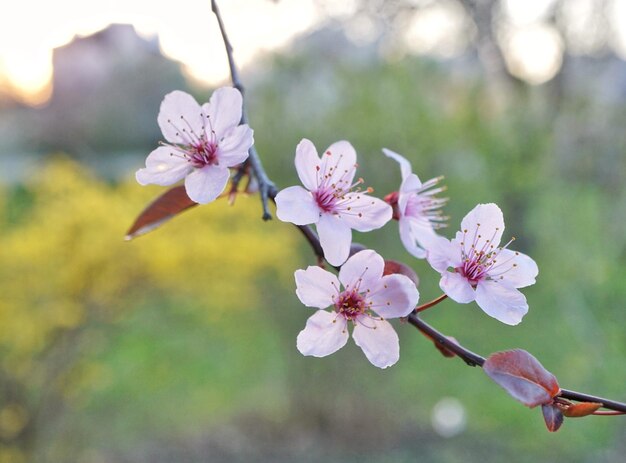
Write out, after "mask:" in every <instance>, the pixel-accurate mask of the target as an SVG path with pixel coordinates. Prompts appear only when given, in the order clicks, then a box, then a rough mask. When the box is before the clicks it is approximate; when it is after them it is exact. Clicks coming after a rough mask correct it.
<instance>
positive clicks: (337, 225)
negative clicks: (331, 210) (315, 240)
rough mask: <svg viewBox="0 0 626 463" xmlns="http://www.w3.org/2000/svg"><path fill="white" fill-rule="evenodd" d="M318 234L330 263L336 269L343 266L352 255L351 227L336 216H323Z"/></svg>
mask: <svg viewBox="0 0 626 463" xmlns="http://www.w3.org/2000/svg"><path fill="white" fill-rule="evenodd" d="M317 234H318V235H319V237H320V244H321V245H322V249H323V250H324V257H325V258H326V260H327V261H328V263H329V264H330V265H334V266H336V267H337V266H339V265H341V264H343V263H344V262H345V261H346V259H347V258H348V255H349V254H350V244H351V243H352V230H350V227H349V226H347V225H346V224H345V223H343V221H342V220H341V219H340V218H338V217H337V216H335V215H332V214H322V216H321V217H320V218H319V221H318V222H317Z"/></svg>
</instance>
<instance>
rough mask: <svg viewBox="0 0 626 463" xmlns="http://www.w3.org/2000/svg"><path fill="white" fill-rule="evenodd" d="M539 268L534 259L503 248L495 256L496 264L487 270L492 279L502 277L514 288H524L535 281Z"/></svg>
mask: <svg viewBox="0 0 626 463" xmlns="http://www.w3.org/2000/svg"><path fill="white" fill-rule="evenodd" d="M538 273H539V268H538V267H537V264H536V263H535V261H534V260H532V259H531V258H530V257H528V256H527V255H526V254H522V253H521V252H516V251H511V250H509V249H503V250H502V251H500V254H498V256H497V257H496V264H495V265H494V266H493V267H492V268H491V269H490V270H489V276H490V277H492V278H493V279H494V280H497V279H500V277H502V279H503V280H504V281H505V282H506V283H507V284H508V285H509V286H513V287H515V288H524V287H526V286H530V285H532V284H534V283H535V281H536V280H535V278H536V277H537V274H538Z"/></svg>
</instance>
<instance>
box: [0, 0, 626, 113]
mask: <svg viewBox="0 0 626 463" xmlns="http://www.w3.org/2000/svg"><path fill="white" fill-rule="evenodd" d="M553 1H554V0H505V2H504V10H505V12H506V13H507V14H508V15H509V24H508V25H507V29H506V34H504V35H503V36H502V38H501V40H503V41H504V42H505V43H506V44H507V46H508V47H509V54H510V57H509V62H508V64H509V67H510V68H511V70H512V72H514V73H515V74H517V75H519V76H520V77H522V78H526V79H527V80H529V81H531V82H534V83H541V82H544V81H546V80H548V79H549V78H551V77H552V76H553V75H554V73H555V72H557V71H558V69H559V67H560V62H561V55H562V52H563V43H562V40H561V38H560V37H559V36H558V34H557V33H556V31H555V30H554V29H553V28H552V27H551V26H549V25H546V24H545V23H544V22H542V20H543V16H545V13H546V11H547V10H548V7H549V5H550V4H552V3H553ZM316 3H317V6H316ZM219 4H220V9H221V11H222V15H223V18H224V21H225V23H226V27H227V29H228V32H229V36H230V38H231V42H232V43H233V45H234V47H235V57H236V60H237V62H238V64H239V65H240V66H245V65H246V64H247V63H249V62H250V61H251V60H252V59H254V56H255V54H256V53H258V52H260V51H265V50H275V49H278V48H280V47H283V46H285V45H287V44H288V43H289V42H290V41H291V40H292V39H293V38H294V37H296V36H297V35H298V34H301V33H304V32H306V31H308V30H310V29H311V28H314V27H316V26H319V24H320V23H321V22H323V21H324V20H326V19H327V18H328V17H334V18H338V19H345V20H348V21H347V25H346V31H347V33H348V36H351V37H353V38H355V39H356V41H357V42H358V41H359V40H361V41H362V39H364V38H365V39H367V38H368V37H369V38H371V37H372V36H373V35H372V29H371V24H369V25H368V24H366V23H364V22H363V21H361V22H359V21H357V20H353V21H352V22H351V21H350V18H351V16H352V15H353V13H354V11H355V6H356V1H355V0H317V2H316V1H315V0H280V1H278V2H273V1H270V0H221V1H220V2H219ZM319 4H323V9H320V7H319ZM567 5H568V7H570V14H571V16H572V18H574V19H577V18H584V17H585V14H584V12H585V11H586V9H587V10H588V9H589V8H594V6H595V3H594V2H593V0H569V1H568V4H567ZM609 7H610V8H611V10H610V16H611V18H612V20H613V22H614V24H615V26H614V29H615V31H614V32H615V33H614V34H613V35H614V39H613V40H614V42H615V43H613V44H612V45H613V47H614V48H615V50H616V51H617V52H618V54H621V55H622V56H623V57H625V56H626V0H610V2H609ZM462 16H463V15H462V10H460V8H458V5H454V4H453V2H451V1H449V0H448V1H446V0H441V1H439V2H432V3H431V5H430V7H428V8H426V9H425V10H424V11H422V12H420V13H419V14H416V15H415V17H414V18H413V20H412V24H411V26H410V27H409V28H408V30H407V31H406V44H407V49H408V51H409V52H413V53H417V54H420V53H421V54H440V55H443V56H452V55H454V54H455V53H458V52H460V51H462V49H463V46H464V42H463V41H457V42H454V41H451V40H450V37H454V36H455V34H457V33H458V31H460V30H461V29H462V28H463V25H464V23H463V21H464V20H463V17H462ZM110 23H129V24H132V25H133V26H134V27H135V29H136V30H137V31H138V32H139V33H140V34H142V35H144V36H146V37H149V36H154V35H158V37H159V41H160V44H161V47H162V51H163V53H165V54H166V55H167V56H169V57H171V58H173V59H176V60H178V61H181V62H182V63H183V64H184V65H185V69H186V72H187V74H188V75H189V76H191V77H192V78H195V79H198V80H200V81H203V82H206V83H208V84H217V83H219V82H220V81H223V80H225V79H226V78H227V76H228V69H227V67H226V59H225V55H224V51H223V43H222V41H221V37H220V36H219V32H218V28H217V23H216V21H215V19H214V17H213V15H212V13H211V9H210V0H54V1H49V0H19V1H18V0H16V1H13V2H11V3H9V4H5V5H3V9H2V15H1V16H0V87H3V88H5V89H7V88H8V89H9V90H10V91H12V92H13V93H17V94H20V95H21V96H22V98H23V99H24V100H25V101H27V102H30V103H37V102H40V101H43V100H44V99H45V98H46V95H47V94H48V93H49V91H50V87H49V82H50V78H51V76H52V49H53V48H54V47H58V46H61V45H63V44H66V43H68V42H69V41H70V40H72V38H73V37H74V36H75V35H89V34H91V33H94V32H96V31H98V30H100V29H103V28H104V27H106V26H107V25H108V24H110ZM572 24H574V26H576V21H572ZM578 27H579V28H580V30H581V33H580V34H579V35H581V36H584V35H585V34H586V32H585V31H587V30H588V29H589V26H588V25H587V24H585V23H584V22H580V21H579V24H578ZM582 46H583V48H584V46H588V45H585V44H584V43H583V44H582Z"/></svg>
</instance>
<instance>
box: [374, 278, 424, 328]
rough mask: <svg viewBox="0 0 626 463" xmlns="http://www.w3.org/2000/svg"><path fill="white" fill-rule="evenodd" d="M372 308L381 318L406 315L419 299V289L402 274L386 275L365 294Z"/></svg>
mask: <svg viewBox="0 0 626 463" xmlns="http://www.w3.org/2000/svg"><path fill="white" fill-rule="evenodd" d="M366 297H367V300H368V301H370V302H372V309H373V310H374V311H375V312H376V313H377V314H378V315H380V316H381V317H383V318H398V317H406V316H407V315H408V314H410V313H411V312H412V311H413V309H414V308H415V306H416V305H417V302H418V301H419V297H420V294H419V291H418V290H417V288H416V287H415V283H413V282H412V281H411V280H410V279H409V278H408V277H406V276H404V275H397V274H396V275H386V276H384V277H383V278H382V279H381V280H380V281H379V283H378V285H377V286H376V287H374V288H372V292H371V293H370V294H369V295H366Z"/></svg>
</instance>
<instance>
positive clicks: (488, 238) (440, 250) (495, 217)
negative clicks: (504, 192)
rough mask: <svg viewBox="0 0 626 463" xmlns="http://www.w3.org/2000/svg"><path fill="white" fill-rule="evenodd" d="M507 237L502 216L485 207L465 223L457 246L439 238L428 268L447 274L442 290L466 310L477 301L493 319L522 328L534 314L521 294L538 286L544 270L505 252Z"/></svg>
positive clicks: (525, 258) (493, 207)
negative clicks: (519, 289) (503, 233)
mask: <svg viewBox="0 0 626 463" xmlns="http://www.w3.org/2000/svg"><path fill="white" fill-rule="evenodd" d="M503 231H504V219H503V217H502V211H501V210H500V208H499V207H498V206H496V205H495V204H479V205H478V206H476V207H475V208H474V209H473V210H472V211H470V213H469V214H467V215H466V216H465V218H464V219H463V221H462V222H461V231H459V232H457V234H456V237H455V238H454V239H453V240H452V241H448V240H447V239H445V238H443V237H441V236H438V237H437V238H436V240H434V241H433V242H432V243H431V244H430V245H429V248H428V257H427V258H428V262H429V263H430V265H432V267H433V268H434V269H435V270H437V271H438V272H440V273H441V280H440V282H439V286H440V287H441V289H442V290H443V291H444V292H445V293H446V294H447V295H448V296H449V297H450V298H451V299H453V300H455V301H456V302H460V303H462V304H464V303H468V302H472V301H474V300H475V301H476V303H477V304H478V306H479V307H480V308H481V309H482V310H483V311H484V312H485V313H486V314H487V315H489V316H491V317H493V318H495V319H497V320H499V321H501V322H503V323H506V324H507V325H517V324H518V323H519V322H521V321H522V317H523V316H524V315H525V314H526V312H528V304H527V303H526V298H525V297H524V295H523V294H522V293H521V292H520V291H518V290H517V288H524V287H526V286H530V285H532V284H533V283H535V277H536V276H537V273H538V272H539V270H538V269H537V264H536V263H535V261H534V260H532V259H531V258H530V257H528V256H526V255H524V254H522V253H520V252H515V251H511V250H510V249H508V246H509V244H511V242H512V241H513V239H512V240H510V241H509V242H508V243H506V244H505V245H504V246H499V244H500V240H501V239H502V232H503Z"/></svg>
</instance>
